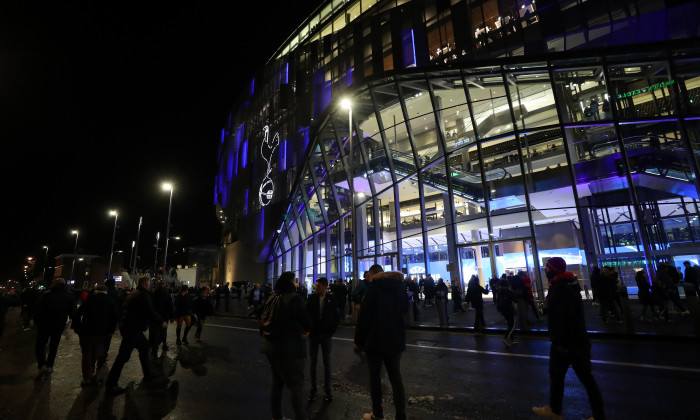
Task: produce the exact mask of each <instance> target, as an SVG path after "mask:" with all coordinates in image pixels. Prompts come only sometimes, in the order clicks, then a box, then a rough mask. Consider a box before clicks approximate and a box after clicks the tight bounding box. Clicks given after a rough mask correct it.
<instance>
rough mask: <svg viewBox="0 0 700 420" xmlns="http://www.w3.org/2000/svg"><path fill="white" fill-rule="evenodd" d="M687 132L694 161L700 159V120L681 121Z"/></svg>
mask: <svg viewBox="0 0 700 420" xmlns="http://www.w3.org/2000/svg"><path fill="white" fill-rule="evenodd" d="M683 123H684V124H685V127H686V130H687V131H688V140H689V141H690V147H691V149H692V154H693V156H695V160H696V161H698V159H700V120H693V121H683Z"/></svg>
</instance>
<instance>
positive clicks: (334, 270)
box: [328, 222, 343, 280]
mask: <svg viewBox="0 0 700 420" xmlns="http://www.w3.org/2000/svg"><path fill="white" fill-rule="evenodd" d="M328 234H329V235H330V236H329V240H330V252H329V256H328V257H329V260H330V266H331V267H330V268H331V272H330V277H329V278H328V280H337V279H338V278H340V263H341V257H342V255H343V252H342V251H343V250H342V249H341V247H340V222H336V223H334V224H332V225H331V226H330V227H329V228H328Z"/></svg>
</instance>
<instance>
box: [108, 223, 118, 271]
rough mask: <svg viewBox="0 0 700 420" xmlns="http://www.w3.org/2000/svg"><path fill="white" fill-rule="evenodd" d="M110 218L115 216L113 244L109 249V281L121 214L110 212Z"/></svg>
mask: <svg viewBox="0 0 700 420" xmlns="http://www.w3.org/2000/svg"><path fill="white" fill-rule="evenodd" d="M109 215H110V216H114V228H113V229H112V243H111V245H110V247H109V268H108V269H107V270H108V271H107V280H109V279H111V278H112V254H113V253H114V238H116V236H117V218H118V217H119V213H118V212H117V211H116V210H110V211H109Z"/></svg>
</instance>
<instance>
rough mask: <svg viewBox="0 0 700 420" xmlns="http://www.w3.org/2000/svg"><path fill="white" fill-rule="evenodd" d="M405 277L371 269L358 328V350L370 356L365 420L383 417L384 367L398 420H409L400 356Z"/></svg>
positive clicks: (405, 304) (403, 335)
mask: <svg viewBox="0 0 700 420" xmlns="http://www.w3.org/2000/svg"><path fill="white" fill-rule="evenodd" d="M402 280H403V274H402V273H400V272H396V271H390V272H384V270H383V269H382V266H381V265H379V264H375V265H373V266H372V267H370V269H369V274H368V284H367V290H366V291H365V297H364V299H363V300H362V305H361V307H360V314H359V316H358V318H357V326H356V327H355V340H354V349H355V351H360V350H363V351H364V352H365V353H366V354H367V366H368V368H369V390H370V395H371V398H372V411H371V412H370V413H365V414H364V415H363V417H362V418H363V419H364V420H370V419H381V418H384V411H383V408H382V381H381V376H380V375H381V368H382V364H383V365H384V366H385V368H386V371H387V374H388V376H389V381H390V382H391V388H392V393H393V397H394V407H395V408H396V419H397V420H405V419H406V395H405V392H404V386H403V380H402V378H401V353H403V351H404V350H406V330H405V325H404V319H405V318H404V317H405V315H406V313H407V312H408V296H407V294H406V288H405V287H402Z"/></svg>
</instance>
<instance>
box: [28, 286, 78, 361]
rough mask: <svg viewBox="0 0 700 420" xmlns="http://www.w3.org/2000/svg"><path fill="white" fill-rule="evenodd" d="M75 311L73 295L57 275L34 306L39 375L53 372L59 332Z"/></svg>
mask: <svg viewBox="0 0 700 420" xmlns="http://www.w3.org/2000/svg"><path fill="white" fill-rule="evenodd" d="M74 312H75V297H74V296H73V293H71V292H70V290H68V288H67V287H66V281H65V280H64V279H63V278H61V277H58V278H56V280H54V282H53V286H51V288H50V289H49V290H47V291H45V292H44V293H42V294H41V296H39V300H37V302H36V307H35V308H34V323H35V324H36V327H37V331H36V348H35V351H36V361H37V364H38V365H39V375H42V374H43V373H44V372H47V373H51V372H53V363H54V361H55V360H56V353H57V352H58V343H60V342H61V334H62V333H63V330H64V329H65V328H66V321H67V320H68V318H69V317H72V316H73V313H74ZM47 343H48V344H49V355H48V357H46V344H47Z"/></svg>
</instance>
